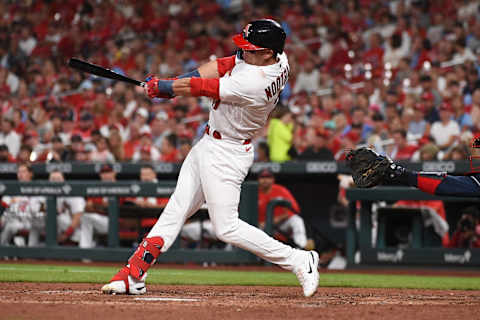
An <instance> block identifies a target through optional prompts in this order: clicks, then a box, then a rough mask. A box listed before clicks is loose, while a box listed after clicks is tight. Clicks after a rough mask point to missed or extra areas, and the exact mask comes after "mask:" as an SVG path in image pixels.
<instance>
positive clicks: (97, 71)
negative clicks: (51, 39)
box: [68, 58, 145, 87]
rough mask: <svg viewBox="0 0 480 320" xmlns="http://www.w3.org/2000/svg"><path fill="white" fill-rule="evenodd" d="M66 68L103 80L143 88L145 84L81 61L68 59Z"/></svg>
mask: <svg viewBox="0 0 480 320" xmlns="http://www.w3.org/2000/svg"><path fill="white" fill-rule="evenodd" d="M68 66H69V67H71V68H74V69H77V70H80V71H83V72H87V73H91V74H94V75H96V76H99V77H103V78H108V79H113V80H118V81H123V82H127V83H132V84H134V85H137V86H140V87H143V86H145V82H142V81H138V80H135V79H132V78H129V77H126V76H123V75H121V74H119V73H117V72H115V71H112V70H110V69H107V68H104V67H101V66H97V65H95V64H93V63H90V62H86V61H82V60H79V59H76V58H70V60H68Z"/></svg>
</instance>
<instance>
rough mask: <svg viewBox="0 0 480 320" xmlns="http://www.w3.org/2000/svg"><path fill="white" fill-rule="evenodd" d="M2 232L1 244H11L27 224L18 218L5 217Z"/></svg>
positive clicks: (0, 236)
mask: <svg viewBox="0 0 480 320" xmlns="http://www.w3.org/2000/svg"><path fill="white" fill-rule="evenodd" d="M5 220H6V221H5V224H4V226H3V230H2V233H1V235H0V244H1V245H2V246H6V245H9V244H10V241H12V238H13V236H14V235H15V234H17V232H18V231H20V230H22V229H24V228H25V224H24V223H22V222H21V221H19V220H17V219H5Z"/></svg>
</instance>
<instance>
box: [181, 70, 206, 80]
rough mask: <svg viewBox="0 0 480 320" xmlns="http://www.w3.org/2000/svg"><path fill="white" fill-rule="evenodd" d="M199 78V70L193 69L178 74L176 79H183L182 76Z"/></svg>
mask: <svg viewBox="0 0 480 320" xmlns="http://www.w3.org/2000/svg"><path fill="white" fill-rule="evenodd" d="M193 77H195V78H201V76H200V72H198V69H195V70H193V71H190V72H187V73H185V74H182V75H181V76H178V77H177V78H178V79H183V78H193Z"/></svg>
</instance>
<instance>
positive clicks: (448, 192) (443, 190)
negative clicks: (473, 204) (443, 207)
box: [417, 173, 480, 197]
mask: <svg viewBox="0 0 480 320" xmlns="http://www.w3.org/2000/svg"><path fill="white" fill-rule="evenodd" d="M417 186H418V188H419V189H420V190H422V191H425V192H427V193H431V194H436V195H439V196H454V197H455V196H456V197H478V196H479V195H480V174H476V175H474V176H451V175H446V176H439V177H433V176H431V175H428V174H424V173H418V176H417Z"/></svg>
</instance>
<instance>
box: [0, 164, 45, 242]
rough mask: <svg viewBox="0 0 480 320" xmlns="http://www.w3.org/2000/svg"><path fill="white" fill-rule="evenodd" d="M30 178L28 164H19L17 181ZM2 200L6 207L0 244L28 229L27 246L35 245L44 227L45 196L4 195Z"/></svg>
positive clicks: (31, 173) (2, 220)
mask: <svg viewBox="0 0 480 320" xmlns="http://www.w3.org/2000/svg"><path fill="white" fill-rule="evenodd" d="M32 178H33V171H32V168H31V167H30V165H28V164H20V165H19V166H18V170H17V179H18V181H21V182H29V181H32ZM2 201H3V202H4V203H5V204H6V205H7V206H8V207H7V208H6V210H5V212H4V214H3V216H2V219H1V223H2V233H1V234H0V244H1V245H8V244H10V241H11V240H12V238H13V237H14V236H15V235H16V234H17V233H18V232H19V231H21V230H28V246H29V247H31V246H37V245H38V244H39V238H40V232H41V231H42V228H45V197H35V196H4V197H2ZM22 245H24V243H23V244H22Z"/></svg>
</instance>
